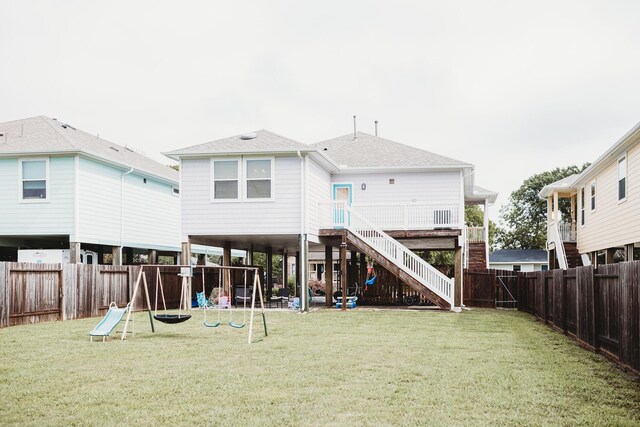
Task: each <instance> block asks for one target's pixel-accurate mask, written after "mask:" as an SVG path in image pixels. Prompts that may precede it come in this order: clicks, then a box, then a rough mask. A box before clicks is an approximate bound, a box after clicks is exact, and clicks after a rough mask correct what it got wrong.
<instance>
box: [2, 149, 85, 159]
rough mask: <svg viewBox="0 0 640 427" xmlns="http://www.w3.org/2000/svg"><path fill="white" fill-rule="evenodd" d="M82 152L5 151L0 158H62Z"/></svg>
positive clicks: (75, 150)
mask: <svg viewBox="0 0 640 427" xmlns="http://www.w3.org/2000/svg"><path fill="white" fill-rule="evenodd" d="M81 152H82V150H78V149H76V148H73V149H67V150H54V151H51V150H49V151H42V150H25V151H5V152H0V157H28V156H47V157H51V156H64V155H67V154H79V153H81Z"/></svg>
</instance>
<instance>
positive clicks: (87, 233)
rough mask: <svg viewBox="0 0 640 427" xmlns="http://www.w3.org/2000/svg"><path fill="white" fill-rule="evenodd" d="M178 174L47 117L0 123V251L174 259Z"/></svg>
mask: <svg viewBox="0 0 640 427" xmlns="http://www.w3.org/2000/svg"><path fill="white" fill-rule="evenodd" d="M178 184H179V180H178V172H176V171H175V170H173V169H171V168H170V167H168V166H165V165H162V164H160V163H158V162H156V161H153V160H151V159H149V158H147V157H145V156H143V155H141V154H138V153H136V152H134V151H133V150H131V149H129V148H127V147H123V146H120V145H117V144H114V143H112V142H109V141H106V140H104V139H102V138H99V137H98V136H95V135H90V134H88V133H86V132H83V131H81V130H79V129H76V128H74V127H73V126H70V125H67V124H64V123H62V122H59V121H57V120H56V119H51V118H48V117H44V116H39V117H33V118H28V119H23V120H16V121H12V122H6V123H2V124H0V218H1V220H0V254H1V256H2V257H3V259H5V260H11V259H14V258H15V254H16V250H17V249H28V248H31V249H70V255H71V262H76V263H77V262H80V253H81V250H90V251H94V252H97V253H98V254H99V255H100V256H99V260H100V263H102V261H103V256H102V255H103V254H107V253H108V254H112V257H113V263H114V264H119V263H121V262H122V257H123V252H124V256H125V258H127V259H126V261H127V262H128V263H130V262H132V259H133V255H134V252H135V253H141V252H140V251H143V253H144V254H149V255H151V261H154V257H156V256H157V255H158V254H161V255H171V256H175V254H176V252H177V251H179V250H180V207H179V206H180V202H179V200H180V199H179V189H178Z"/></svg>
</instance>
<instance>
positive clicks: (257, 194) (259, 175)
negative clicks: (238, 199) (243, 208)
mask: <svg viewBox="0 0 640 427" xmlns="http://www.w3.org/2000/svg"><path fill="white" fill-rule="evenodd" d="M271 163H272V160H271V159H256V160H247V161H246V182H247V199H270V198H271V184H272V180H271V178H272V177H271Z"/></svg>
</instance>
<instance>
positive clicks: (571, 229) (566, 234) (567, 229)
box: [558, 222, 576, 242]
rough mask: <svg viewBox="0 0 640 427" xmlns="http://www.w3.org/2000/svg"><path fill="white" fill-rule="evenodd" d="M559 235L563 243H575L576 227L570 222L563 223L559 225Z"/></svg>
mask: <svg viewBox="0 0 640 427" xmlns="http://www.w3.org/2000/svg"><path fill="white" fill-rule="evenodd" d="M558 233H559V234H560V239H562V241H563V242H575V241H576V226H575V224H571V223H568V222H561V223H559V224H558Z"/></svg>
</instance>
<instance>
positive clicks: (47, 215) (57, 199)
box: [0, 157, 75, 236]
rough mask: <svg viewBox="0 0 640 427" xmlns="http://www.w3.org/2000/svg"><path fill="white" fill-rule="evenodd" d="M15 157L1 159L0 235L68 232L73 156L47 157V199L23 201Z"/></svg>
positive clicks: (35, 234)
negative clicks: (30, 201) (42, 200)
mask: <svg viewBox="0 0 640 427" xmlns="http://www.w3.org/2000/svg"><path fill="white" fill-rule="evenodd" d="M18 169H19V168H18V159H17V158H15V159H0V235H14V236H15V235H32V236H37V235H56V234H57V235H71V234H72V233H73V220H74V213H73V212H74V183H73V181H74V170H75V169H74V158H73V157H51V158H50V160H49V181H50V182H49V183H48V185H49V187H48V191H49V195H48V198H49V200H48V201H46V202H35V203H29V202H22V201H21V200H20V189H21V180H20V178H21V177H20V176H19V175H18V174H19V172H18Z"/></svg>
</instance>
